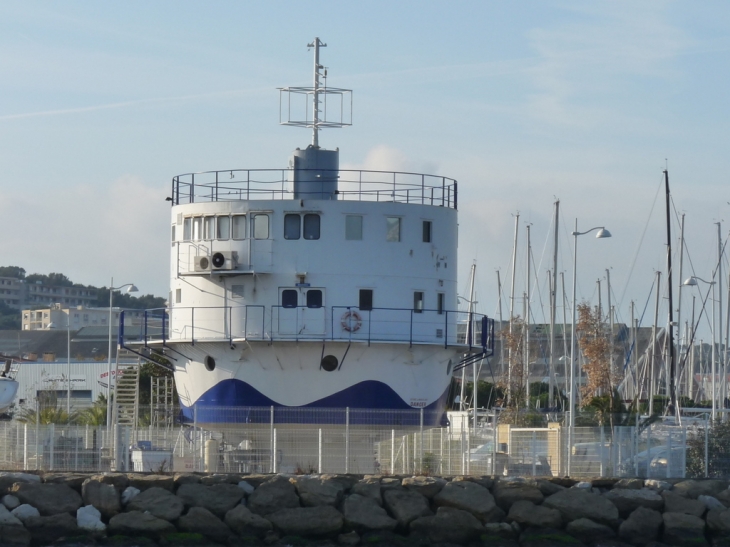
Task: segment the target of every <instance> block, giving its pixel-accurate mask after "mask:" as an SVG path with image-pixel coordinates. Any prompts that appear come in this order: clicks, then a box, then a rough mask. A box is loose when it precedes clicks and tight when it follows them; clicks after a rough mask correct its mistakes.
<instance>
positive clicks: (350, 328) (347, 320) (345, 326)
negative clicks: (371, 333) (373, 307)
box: [340, 310, 362, 332]
mask: <svg viewBox="0 0 730 547" xmlns="http://www.w3.org/2000/svg"><path fill="white" fill-rule="evenodd" d="M340 325H342V330H344V331H347V332H357V331H358V330H360V327H362V317H360V314H359V313H357V312H356V311H354V310H349V311H346V312H345V313H343V314H342V318H341V319H340Z"/></svg>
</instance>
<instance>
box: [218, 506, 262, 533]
mask: <svg viewBox="0 0 730 547" xmlns="http://www.w3.org/2000/svg"><path fill="white" fill-rule="evenodd" d="M225 523H226V524H227V525H228V527H229V528H230V529H231V530H233V531H234V532H235V533H236V534H238V535H239V536H241V537H247V536H255V537H263V536H265V535H266V533H267V532H270V531H271V529H272V526H271V523H270V522H269V521H268V520H266V519H265V518H264V517H260V516H259V515H255V514H254V513H252V512H251V511H249V510H248V508H246V506H245V505H236V506H235V507H234V508H233V509H231V510H230V511H228V512H227V513H226V517H225Z"/></svg>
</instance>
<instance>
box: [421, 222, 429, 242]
mask: <svg viewBox="0 0 730 547" xmlns="http://www.w3.org/2000/svg"><path fill="white" fill-rule="evenodd" d="M423 242H424V243H431V221H430V220H424V221H423Z"/></svg>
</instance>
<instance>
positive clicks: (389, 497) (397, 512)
mask: <svg viewBox="0 0 730 547" xmlns="http://www.w3.org/2000/svg"><path fill="white" fill-rule="evenodd" d="M383 504H384V505H385V507H386V509H387V510H388V513H390V515H391V516H392V517H393V518H395V520H397V521H398V527H399V528H400V529H401V530H402V531H405V530H407V529H408V525H409V524H410V523H411V521H413V520H415V519H417V518H418V517H428V516H431V515H433V513H432V512H431V509H429V507H428V500H427V499H426V497H425V496H422V495H421V494H419V493H418V492H415V491H413V490H406V489H405V488H397V489H393V490H386V491H385V492H383Z"/></svg>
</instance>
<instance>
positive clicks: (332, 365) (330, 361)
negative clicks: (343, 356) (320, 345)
mask: <svg viewBox="0 0 730 547" xmlns="http://www.w3.org/2000/svg"><path fill="white" fill-rule="evenodd" d="M338 364H339V362H338V361H337V357H335V356H334V355H325V356H324V357H322V362H321V363H320V364H319V366H320V367H322V368H323V369H324V370H326V371H327V372H332V371H333V370H337V365H338Z"/></svg>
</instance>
